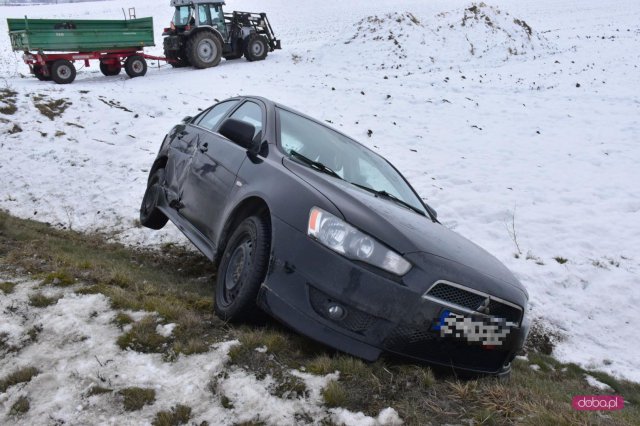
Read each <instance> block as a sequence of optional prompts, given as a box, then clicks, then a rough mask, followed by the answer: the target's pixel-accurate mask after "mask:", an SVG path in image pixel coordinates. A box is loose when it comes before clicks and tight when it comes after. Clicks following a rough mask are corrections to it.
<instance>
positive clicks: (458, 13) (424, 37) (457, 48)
mask: <svg viewBox="0 0 640 426" xmlns="http://www.w3.org/2000/svg"><path fill="white" fill-rule="evenodd" d="M354 26H355V28H356V30H355V32H354V33H353V34H352V35H351V36H350V37H349V38H347V39H346V40H344V41H343V44H342V46H335V45H334V46H333V49H334V50H335V49H337V50H338V51H341V54H342V55H344V57H345V58H354V57H358V58H359V60H362V63H364V64H365V66H366V67H367V68H370V67H374V68H377V69H400V68H406V67H407V66H409V65H410V64H411V63H413V64H417V65H418V67H419V68H420V69H424V67H427V68H429V67H432V66H444V65H447V66H450V65H454V64H459V63H464V62H470V61H474V62H481V63H486V64H491V63H500V62H504V61H507V60H509V59H511V58H513V57H520V56H527V57H530V56H540V55H543V54H548V53H553V52H554V51H556V49H555V48H554V46H553V45H552V44H551V43H550V42H549V41H548V40H546V39H545V38H544V37H543V36H542V35H541V34H539V33H538V32H537V31H535V30H534V29H533V28H532V27H531V26H530V25H529V24H527V22H526V21H525V20H524V19H520V18H517V17H514V16H511V15H510V14H509V13H508V12H504V11H501V10H500V9H498V8H496V7H493V6H488V5H487V4H485V3H472V4H471V5H470V6H469V7H467V8H464V9H462V10H460V9H456V10H453V11H449V12H443V13H439V14H437V15H435V16H433V17H430V18H425V17H418V16H417V15H415V14H413V13H411V12H402V13H398V12H393V13H388V14H385V15H373V16H367V17H365V18H363V19H361V20H360V21H358V22H357V23H356V24H355V25H354Z"/></svg>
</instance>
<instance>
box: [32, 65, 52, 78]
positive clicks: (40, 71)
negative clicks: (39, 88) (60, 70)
mask: <svg viewBox="0 0 640 426" xmlns="http://www.w3.org/2000/svg"><path fill="white" fill-rule="evenodd" d="M44 69H45V67H44V66H42V65H34V66H33V74H34V75H35V76H36V78H37V79H38V80H40V81H50V80H51V73H49V75H44Z"/></svg>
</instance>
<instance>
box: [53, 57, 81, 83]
mask: <svg viewBox="0 0 640 426" xmlns="http://www.w3.org/2000/svg"><path fill="white" fill-rule="evenodd" d="M51 78H52V79H53V81H55V82H56V83H58V84H69V83H72V82H73V80H75V79H76V67H74V66H73V64H72V63H71V62H70V61H67V60H66V59H58V60H57V61H55V62H54V63H53V65H51Z"/></svg>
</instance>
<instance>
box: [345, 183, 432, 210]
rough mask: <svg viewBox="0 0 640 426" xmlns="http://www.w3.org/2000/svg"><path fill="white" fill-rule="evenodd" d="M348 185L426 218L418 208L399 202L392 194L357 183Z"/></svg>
mask: <svg viewBox="0 0 640 426" xmlns="http://www.w3.org/2000/svg"><path fill="white" fill-rule="evenodd" d="M349 183H350V184H351V185H354V186H357V187H358V188H362V189H364V190H365V191H369V192H371V193H372V194H375V195H377V196H379V197H383V198H386V199H387V200H391V201H395V202H396V203H398V204H400V205H403V206H404V207H406V208H408V209H411V210H413V211H414V212H416V213H418V214H421V215H422V216H426V215H425V214H424V212H423V211H422V210H420V209H418V208H416V207H414V206H412V205H411V204H409V203H407V202H406V201H404V200H401V199H400V198H398V197H396V196H395V195H393V194H390V193H389V192H387V191H384V190H379V189H373V188H369V187H368V186H365V185H361V184H359V183H355V182H349Z"/></svg>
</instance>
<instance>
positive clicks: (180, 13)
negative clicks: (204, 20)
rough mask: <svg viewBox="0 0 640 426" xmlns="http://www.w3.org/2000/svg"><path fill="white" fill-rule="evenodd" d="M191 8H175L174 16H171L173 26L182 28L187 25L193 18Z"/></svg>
mask: <svg viewBox="0 0 640 426" xmlns="http://www.w3.org/2000/svg"><path fill="white" fill-rule="evenodd" d="M192 10H193V9H192V8H191V6H178V7H176V14H175V15H174V16H173V24H174V25H175V26H177V27H183V26H185V25H187V24H188V23H189V18H191V16H193V14H192Z"/></svg>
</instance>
